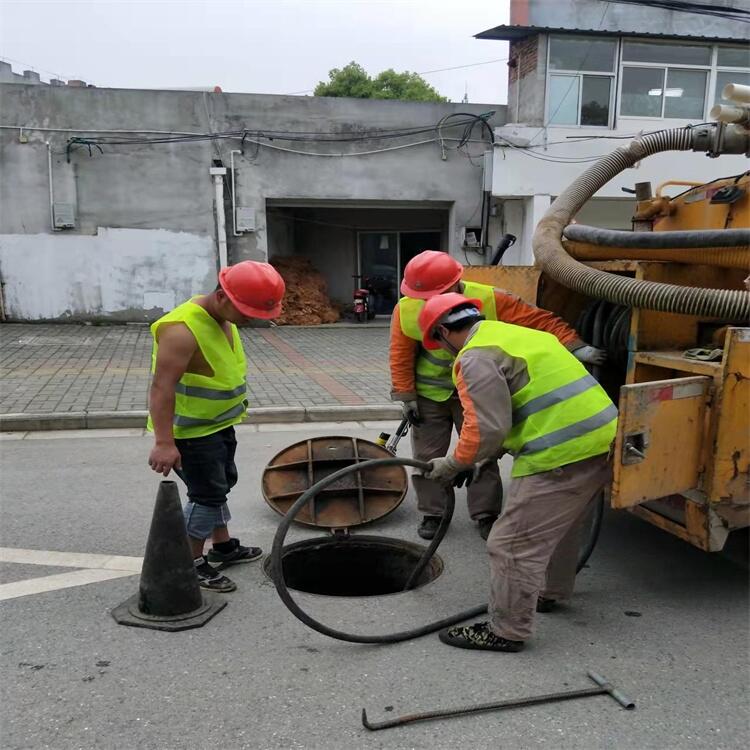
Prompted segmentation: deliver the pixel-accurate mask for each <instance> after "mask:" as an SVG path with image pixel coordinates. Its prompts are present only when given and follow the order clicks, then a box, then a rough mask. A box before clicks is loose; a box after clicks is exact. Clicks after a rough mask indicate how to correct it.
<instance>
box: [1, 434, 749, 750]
mask: <svg viewBox="0 0 750 750" xmlns="http://www.w3.org/2000/svg"><path fill="white" fill-rule="evenodd" d="M378 432H379V427H378V426H377V425H374V424H373V425H368V426H362V425H355V424H350V425H343V426H325V425H323V426H322V427H321V426H310V427H307V426H305V427H304V428H303V429H300V428H299V427H290V426H278V427H273V426H269V431H266V430H265V428H264V429H263V431H256V430H254V429H244V428H243V429H242V430H241V431H240V432H239V441H240V448H239V453H238V464H239V468H240V482H239V485H238V486H237V488H236V489H235V491H234V492H233V493H232V498H231V503H230V507H231V508H232V512H233V514H234V522H233V524H232V531H233V532H234V533H235V534H237V535H239V536H240V538H241V539H242V540H243V541H244V542H246V543H252V544H259V545H260V546H263V547H264V548H265V549H267V550H270V544H271V540H272V538H273V534H274V531H275V528H276V526H277V524H278V520H279V517H278V516H277V515H276V514H275V513H274V512H273V511H272V510H271V509H270V508H269V507H268V506H267V505H266V504H265V502H264V501H263V499H262V497H261V494H260V489H259V479H260V475H261V472H262V470H263V467H264V466H265V464H266V462H267V461H268V460H269V459H270V458H271V457H272V456H273V455H274V454H275V453H276V452H277V451H278V450H280V449H281V448H283V447H285V446H286V445H288V444H290V443H292V442H296V441H297V440H300V439H303V438H305V437H308V436H313V435H320V434H359V435H361V436H369V435H373V436H374V435H376V434H377V433H378ZM114 435H115V433H113V432H112V431H101V432H100V433H95V432H94V433H87V434H85V436H82V435H81V434H80V433H75V434H70V435H64V434H51V433H47V434H37V435H34V436H33V438H26V439H23V440H18V439H9V440H6V441H3V442H2V443H0V489H1V491H2V508H1V511H2V515H1V516H0V517H1V518H2V522H1V523H0V545H1V546H2V547H4V548H11V549H14V550H15V549H32V550H52V551H62V552H68V553H98V554H106V555H122V556H140V555H142V554H143V551H144V547H145V541H146V537H147V534H148V527H149V523H150V518H151V512H152V508H153V500H154V497H155V493H156V489H157V486H158V478H157V477H156V475H153V474H151V473H150V472H149V470H148V468H147V466H146V463H145V462H146V456H147V453H148V448H149V440H148V438H144V437H139V436H134V435H132V433H128V432H125V433H120V434H118V436H114ZM128 435H130V436H128ZM406 452H407V451H406V446H404V450H403V451H402V453H403V454H404V455H405V454H406ZM505 468H506V470H507V466H506V467H505ZM462 500H463V494H462V492H460V493H459V496H458V502H457V512H456V516H455V518H454V521H453V525H452V527H451V530H450V532H449V534H448V536H447V537H446V540H445V542H444V543H443V545H442V547H441V549H440V555H441V556H442V558H443V560H444V562H445V571H444V573H443V574H442V576H441V577H440V578H438V579H437V580H436V581H434V582H433V583H431V584H429V585H427V586H425V587H423V588H422V589H420V590H418V591H416V592H412V593H409V594H401V595H393V596H387V597H375V598H368V599H343V600H342V599H338V600H335V601H334V600H332V599H331V598H327V597H317V596H309V595H307V596H302V597H299V598H300V601H302V602H303V603H304V604H305V606H308V607H309V608H310V609H311V610H312V611H313V613H314V614H315V615H317V616H319V617H320V619H324V620H325V621H326V622H328V623H330V624H331V625H333V626H334V627H340V628H342V629H343V628H345V629H349V630H353V631H366V632H389V631H394V630H398V629H402V628H406V627H411V626H413V625H416V624H421V623H424V622H428V621H431V620H434V619H437V618H438V617H441V616H446V615H448V614H450V613H452V612H455V611H458V610H461V609H465V608H467V607H469V606H472V605H474V604H478V603H481V602H482V601H484V600H485V599H486V588H487V569H486V561H485V556H484V550H483V543H482V541H481V539H480V538H479V536H478V534H477V532H476V530H475V529H474V528H473V526H472V525H471V522H470V521H469V519H468V517H467V514H466V510H465V505H464V504H463V502H462ZM417 520H418V516H417V512H416V508H415V505H414V499H413V497H412V495H411V493H410V494H409V496H408V497H407V499H406V500H405V501H404V503H403V504H402V505H401V507H400V508H399V509H397V510H396V511H395V512H394V513H393V514H391V515H390V516H389V517H388V518H386V519H383V520H382V521H381V522H378V523H377V524H375V525H373V526H371V527H370V528H368V531H367V533H371V534H383V535H387V536H392V537H399V538H403V539H408V540H411V541H418V538H417V536H416V533H415V529H416V524H417ZM313 535H315V534H314V533H311V532H310V531H306V530H295V532H294V537H293V538H302V537H305V536H313ZM5 554H6V558H3V559H7V555H8V554H11V555H12V554H15V553H8V552H6V553H5ZM71 570H72V568H70V567H65V566H59V565H56V564H48V565H34V564H28V562H26V563H19V562H4V563H2V564H0V584H9V585H13V586H17V585H19V581H27V580H29V579H37V578H39V577H43V576H49V575H55V574H69V573H70V571H71ZM229 572H230V574H231V575H232V577H233V578H234V579H235V580H236V581H237V583H238V585H239V590H238V591H237V592H236V593H234V594H231V595H229V597H228V599H229V605H228V606H227V607H226V609H224V610H223V611H222V612H221V613H219V614H218V615H217V616H216V618H215V619H214V620H213V621H211V622H210V623H209V624H208V625H207V626H205V627H204V628H202V629H197V630H190V631H186V632H182V633H162V632H158V631H152V630H143V629H136V628H127V627H122V626H119V625H117V624H116V623H115V622H114V620H113V619H112V618H111V617H110V614H109V610H110V609H111V608H112V607H114V606H116V605H117V604H119V603H120V602H121V601H123V600H124V599H126V598H127V597H129V596H130V595H131V594H133V593H134V592H135V591H136V590H137V585H138V578H137V576H134V575H130V576H128V575H127V572H125V573H123V577H120V578H117V579H112V580H106V581H100V582H95V583H89V584H87V585H80V586H75V587H68V588H64V589H59V590H56V591H48V592H46V593H36V594H33V593H29V594H27V595H24V596H16V597H15V598H7V597H6V598H5V600H2V591H3V590H4V589H3V588H2V586H0V618H1V620H0V650H1V654H2V661H1V663H0V664H1V668H2V670H3V675H4V677H3V680H2V694H1V695H0V716H1V717H2V723H1V725H0V744H1V745H2V747H3V748H5V750H16V749H19V748H54V749H55V750H64V749H67V748H96V749H97V750H100V749H101V748H116V749H118V750H119V749H122V750H129V749H130V748H139V749H142V750H150V749H151V748H154V749H155V748H159V749H160V750H163V749H164V748H170V749H172V748H174V749H181V748H191V750H194V749H196V748H198V749H203V748H206V750H208V749H209V748H211V749H212V750H213V749H214V748H228V749H234V748H253V749H254V750H256V749H263V748H269V749H270V748H316V749H317V748H321V749H323V748H325V749H326V750H327V749H328V748H347V749H351V748H386V747H387V748H504V747H508V748H520V749H523V748H536V747H549V748H556V749H557V748H584V749H588V748H618V749H619V748H634V749H635V748H638V749H639V750H642V749H644V748H660V749H662V750H663V749H665V748H740V747H746V742H747V738H748V725H749V719H750V711H749V710H748V705H750V704H749V702H748V666H749V665H748V646H749V639H748V582H747V573H746V571H745V570H743V569H742V568H740V567H738V566H736V565H735V564H734V563H732V562H729V561H728V560H726V559H723V558H721V557H717V556H709V555H706V554H704V553H701V552H699V551H698V550H695V549H693V548H691V547H690V546H688V545H686V544H684V543H683V542H681V541H679V540H677V539H674V538H672V537H670V536H668V535H666V534H665V533H663V532H661V531H659V530H657V529H654V528H652V527H651V526H649V525H647V524H645V523H643V522H642V521H640V520H639V519H636V518H635V517H633V516H631V515H629V514H627V513H609V514H608V515H607V517H606V518H605V526H604V530H603V533H602V537H601V540H600V543H599V545H598V547H597V549H596V551H595V552H594V555H593V557H592V558H591V561H590V565H589V567H588V568H586V569H585V570H584V571H582V573H581V574H580V575H579V581H578V592H577V595H576V597H575V599H574V600H573V601H572V603H571V604H570V605H569V606H568V607H566V608H564V609H561V610H560V611H558V612H554V613H551V614H547V615H540V616H539V618H538V627H537V633H536V636H535V638H534V639H533V640H532V641H531V642H530V643H529V644H528V647H527V649H526V650H525V651H524V652H523V653H520V654H495V653H486V652H471V651H462V650H459V649H452V648H450V647H447V646H444V645H443V644H441V643H440V642H439V641H438V639H437V637H436V636H434V635H432V636H427V637H424V638H421V639H418V640H414V641H410V642H406V643H402V644H398V645H391V646H357V645H351V644H346V643H342V642H338V641H333V640H330V639H328V638H326V637H324V636H321V635H319V634H318V633H316V632H314V631H311V630H309V629H308V628H306V627H305V626H304V625H302V624H301V623H300V622H298V621H297V620H296V619H294V618H293V617H292V616H291V614H290V613H289V612H288V611H287V610H286V609H285V607H284V606H283V604H282V603H281V602H280V600H279V599H278V596H277V595H276V592H275V590H274V588H273V586H272V585H271V584H270V582H269V581H268V580H267V579H266V577H265V575H264V574H263V571H262V567H261V565H260V564H252V565H246V566H242V567H241V568H239V569H237V568H235V569H233V570H231V571H229ZM13 582H15V583H13ZM20 585H21V586H24V585H26V584H20ZM5 590H7V589H5ZM590 669H592V670H595V671H598V672H600V673H601V674H604V675H605V676H606V677H608V678H609V679H610V680H611V681H612V682H614V683H615V684H616V685H618V686H620V687H621V688H622V689H623V690H624V691H625V692H626V693H627V694H629V696H630V697H632V698H634V699H635V700H636V702H637V708H636V710H635V711H624V710H622V709H621V708H620V707H619V706H618V705H617V704H616V703H615V702H614V701H612V700H610V699H609V698H607V697H596V698H589V699H586V700H581V701H571V702H567V703H561V704H555V705H546V706H536V707H532V708H522V709H517V710H512V711H507V712H502V713H488V714H482V715H475V716H469V717H462V718H457V719H452V720H447V721H439V722H429V723H422V724H415V725H412V726H409V727H403V728H398V729H390V730H385V731H383V732H377V733H370V732H367V731H366V730H365V729H363V728H362V726H361V724H360V712H361V709H362V707H366V708H367V709H368V713H369V715H370V718H371V719H372V720H376V721H377V720H380V719H384V718H389V717H393V716H396V715H399V714H404V713H411V712H416V711H425V710H430V709H433V708H445V707H451V706H454V705H456V706H460V705H465V704H470V703H478V702H489V701H494V700H501V699H504V698H512V697H520V696H525V695H533V694H538V693H549V692H553V691H558V690H565V689H574V688H578V687H587V686H588V685H587V682H588V681H587V678H586V676H585V675H586V671H587V670H590ZM743 737H744V739H743Z"/></svg>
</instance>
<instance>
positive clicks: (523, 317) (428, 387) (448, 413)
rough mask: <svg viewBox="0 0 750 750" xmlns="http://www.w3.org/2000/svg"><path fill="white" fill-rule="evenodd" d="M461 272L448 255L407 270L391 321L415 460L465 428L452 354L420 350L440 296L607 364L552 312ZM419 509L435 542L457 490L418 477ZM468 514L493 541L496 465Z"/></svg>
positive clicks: (394, 379)
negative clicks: (423, 316)
mask: <svg viewBox="0 0 750 750" xmlns="http://www.w3.org/2000/svg"><path fill="white" fill-rule="evenodd" d="M462 272H463V266H462V265H461V264H460V263H459V262H458V261H457V260H455V259H454V258H451V257H450V255H448V253H444V252H440V251H437V250H425V251H424V252H422V253H420V254H419V255H416V256H415V257H414V258H412V259H411V260H410V261H409V262H408V263H407V264H406V267H405V268H404V279H403V283H402V284H401V293H402V294H404V295H405V296H404V297H402V298H401V300H400V301H399V303H398V305H397V306H396V308H395V309H394V311H393V317H392V318H391V339H390V367H391V384H392V389H391V399H392V400H394V401H401V402H402V405H403V412H404V416H405V417H406V418H407V419H408V420H409V422H410V423H411V424H412V430H411V434H412V450H413V453H414V458H416V459H418V460H420V461H429V460H430V459H432V458H437V457H439V456H444V455H445V454H446V452H447V451H448V448H449V446H450V441H451V434H452V432H453V428H454V427H455V428H456V430H460V429H461V423H462V419H463V416H462V411H461V404H460V401H459V399H458V396H457V395H456V391H455V388H454V387H453V382H452V379H451V367H452V365H453V356H452V355H451V354H450V353H449V352H447V351H443V350H438V351H427V350H426V349H425V348H424V347H422V346H420V342H421V340H422V335H421V333H420V331H419V325H418V322H417V321H418V317H419V314H420V312H421V310H422V309H423V307H424V305H425V301H426V300H428V299H430V298H432V297H434V296H435V295H438V294H445V293H448V292H460V293H463V294H466V295H467V296H470V297H476V298H477V299H480V300H481V301H482V303H483V312H484V316H485V318H487V319H488V320H502V321H504V322H506V323H514V324H516V325H521V326H528V327H529V328H535V329H537V330H540V331H548V332H549V333H551V334H554V335H555V336H556V337H557V338H558V339H559V341H560V342H561V343H562V344H563V345H564V346H565V347H566V348H567V349H569V350H570V351H572V352H574V355H575V356H576V357H577V358H578V359H579V360H581V361H582V362H587V363H592V364H601V363H602V362H604V359H605V357H606V354H605V352H603V351H601V350H600V349H595V348H594V347H592V346H587V345H586V344H585V343H584V342H583V341H581V339H580V338H579V337H578V334H577V333H576V332H575V330H573V329H572V328H571V327H570V326H568V325H567V324H566V323H565V322H564V321H562V320H561V319H560V318H558V317H557V316H555V315H553V314H552V313H551V312H548V311H546V310H541V309H539V308H537V307H534V306H533V305H529V304H526V303H525V302H523V301H522V300H520V299H519V298H518V297H516V296H514V295H512V294H508V293H507V292H503V291H502V290H500V289H495V288H494V287H491V286H488V285H487V284H478V283H475V282H472V281H461V274H462ZM412 482H413V484H414V490H415V492H416V493H417V507H418V508H419V510H420V511H421V512H422V513H423V514H424V517H423V519H422V521H421V523H420V525H419V528H418V529H417V533H418V534H419V536H421V537H422V538H423V539H432V538H433V537H434V536H435V532H436V531H437V527H438V525H439V523H440V516H441V515H442V512H443V509H444V508H445V504H446V500H447V493H449V492H451V493H452V492H453V488H452V487H445V486H441V485H440V484H438V483H436V482H433V481H431V480H429V479H427V478H426V477H423V476H420V475H418V474H414V475H413V477H412ZM467 494H468V508H469V515H470V516H471V518H472V519H473V520H474V521H476V522H477V525H478V527H479V533H480V534H481V536H482V538H483V539H486V538H487V534H488V533H489V530H490V529H491V528H492V524H493V523H494V521H495V519H496V518H497V514H498V513H499V511H500V506H501V502H502V485H501V483H500V476H499V474H498V470H497V465H496V464H495V463H489V464H487V465H486V466H485V468H484V469H483V470H482V472H481V474H480V475H479V476H478V477H477V478H476V480H475V481H474V482H473V483H472V484H471V485H470V486H469V488H468V491H467Z"/></svg>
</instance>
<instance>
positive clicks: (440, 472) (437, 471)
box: [424, 456, 473, 484]
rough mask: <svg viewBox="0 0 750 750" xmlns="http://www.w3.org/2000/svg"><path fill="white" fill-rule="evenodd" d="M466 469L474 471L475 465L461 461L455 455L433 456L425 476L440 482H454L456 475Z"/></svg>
mask: <svg viewBox="0 0 750 750" xmlns="http://www.w3.org/2000/svg"><path fill="white" fill-rule="evenodd" d="M465 471H473V467H472V466H466V464H461V463H459V462H458V461H456V459H455V458H453V456H444V457H443V458H433V459H432V461H430V468H429V469H428V470H427V471H426V472H425V474H424V476H425V478H426V479H432V480H433V481H434V482H439V483H440V484H452V483H453V481H454V480H455V479H456V477H458V476H459V474H462V473H463V472H465Z"/></svg>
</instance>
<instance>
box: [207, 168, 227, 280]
mask: <svg viewBox="0 0 750 750" xmlns="http://www.w3.org/2000/svg"><path fill="white" fill-rule="evenodd" d="M209 173H210V174H211V176H212V177H213V178H214V202H215V203H216V242H217V245H218V247H219V268H226V267H227V266H228V265H229V258H228V254H227V221H226V215H225V213H224V177H225V176H226V173H227V169H226V167H211V168H210V170H209Z"/></svg>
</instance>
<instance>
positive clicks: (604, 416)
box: [519, 404, 617, 456]
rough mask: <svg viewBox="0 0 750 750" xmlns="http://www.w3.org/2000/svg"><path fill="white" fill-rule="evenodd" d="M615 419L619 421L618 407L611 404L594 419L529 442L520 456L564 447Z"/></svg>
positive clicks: (570, 425) (585, 420) (588, 418)
mask: <svg viewBox="0 0 750 750" xmlns="http://www.w3.org/2000/svg"><path fill="white" fill-rule="evenodd" d="M613 419H617V407H616V406H615V405H614V404H610V405H609V406H606V407H605V408H604V409H602V410H601V411H600V412H598V413H597V414H594V415H593V416H592V417H587V418H586V419H582V420H581V421H580V422H574V423H573V424H569V425H568V426H567V427H563V428H562V429H559V430H555V431H554V432H548V433H547V434H546V435H542V436H541V437H538V438H537V439H536V440H529V442H528V443H526V444H525V445H524V446H523V448H521V452H520V454H519V455H522V456H523V455H526V454H527V453H538V452H539V451H543V450H546V449H547V448H554V447H555V446H556V445H562V444H563V443H566V442H568V440H573V439H574V438H578V437H583V436H584V435H587V434H588V433H589V432H593V430H595V429H597V428H598V427H603V426H604V425H605V424H608V423H609V422H611V421H612V420H613Z"/></svg>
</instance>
